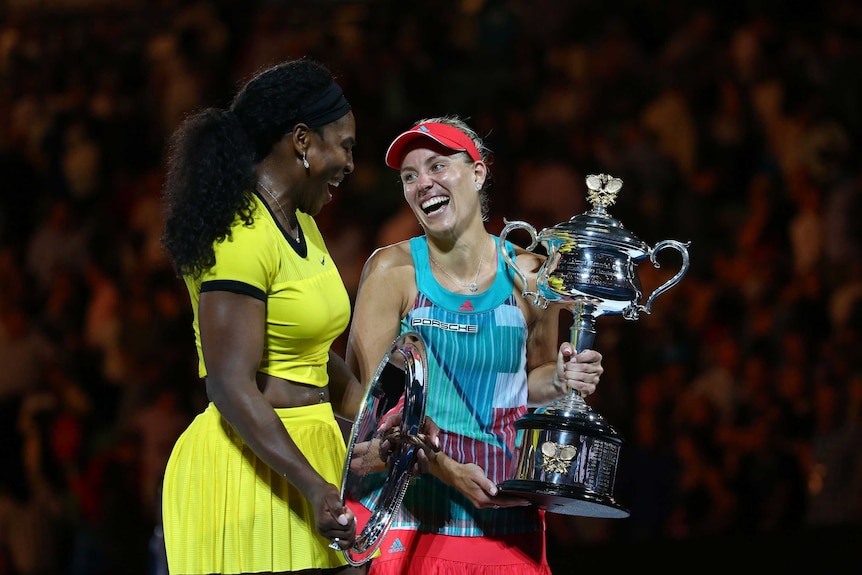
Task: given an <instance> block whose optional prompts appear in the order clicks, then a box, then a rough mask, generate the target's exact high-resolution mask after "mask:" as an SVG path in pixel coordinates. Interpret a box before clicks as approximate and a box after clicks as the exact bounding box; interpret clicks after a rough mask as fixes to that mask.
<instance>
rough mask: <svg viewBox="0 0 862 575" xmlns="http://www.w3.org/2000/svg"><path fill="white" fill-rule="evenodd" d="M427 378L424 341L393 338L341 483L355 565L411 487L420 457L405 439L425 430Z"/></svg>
mask: <svg viewBox="0 0 862 575" xmlns="http://www.w3.org/2000/svg"><path fill="white" fill-rule="evenodd" d="M427 380H428V365H427V362H426V353H425V342H424V341H423V340H422V338H421V336H420V335H419V334H418V333H416V332H413V331H410V332H406V333H404V334H402V335H400V336H398V337H397V338H396V339H395V341H394V342H393V343H392V345H391V346H390V348H389V351H388V352H387V353H386V354H385V355H384V356H383V359H381V361H380V364H379V365H378V367H377V371H376V372H375V374H374V377H373V378H372V380H371V383H370V384H369V385H368V388H367V389H366V391H365V396H364V398H363V400H362V404H361V405H360V407H359V413H358V415H357V416H356V421H355V422H354V423H353V427H352V430H351V433H350V441H349V443H348V445H347V458H346V460H345V462H344V476H343V478H342V483H341V499H342V501H343V502H344V504H345V505H346V506H347V507H349V508H350V509H351V510H352V511H353V513H354V515H355V516H356V533H357V536H356V542H355V543H354V544H353V546H351V547H350V548H348V549H344V550H342V553H343V554H344V557H345V559H347V561H348V563H350V564H351V565H353V566H359V565H363V564H364V563H366V562H367V561H368V560H370V559H371V558H372V556H373V555H374V553H375V552H376V551H377V549H378V547H379V546H380V544H381V543H382V542H383V539H384V537H385V536H386V533H387V532H388V531H389V527H390V525H391V524H392V520H393V519H394V517H395V515H396V513H397V512H398V509H399V508H400V506H401V500H402V499H403V498H404V493H405V492H406V491H407V486H408V484H409V482H410V476H411V474H412V471H413V467H414V465H415V463H416V457H415V447H414V446H413V445H412V444H411V443H410V442H408V441H404V440H402V438H407V437H410V436H415V435H416V434H418V433H419V432H420V431H421V429H422V426H423V424H424V422H425V403H426V400H427V397H428V388H427ZM393 414H398V415H400V421H399V422H398V425H396V426H394V427H393V428H392V429H390V430H389V431H386V432H384V433H381V432H380V431H379V430H378V428H379V427H380V424H381V422H382V421H383V419H384V418H385V417H387V416H390V415H393ZM395 421H398V420H397V419H396V420H395ZM381 445H383V447H382V448H381Z"/></svg>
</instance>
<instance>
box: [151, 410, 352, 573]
mask: <svg viewBox="0 0 862 575" xmlns="http://www.w3.org/2000/svg"><path fill="white" fill-rule="evenodd" d="M276 412H277V413H278V415H279V417H280V418H281V420H282V422H283V423H284V426H285V428H286V429H287V430H288V432H289V433H290V436H291V438H292V439H293V441H294V442H295V443H296V445H297V446H298V447H299V449H300V450H301V451H302V453H303V454H305V457H306V458H307V459H308V461H309V463H310V464H311V465H312V467H314V468H315V469H316V470H317V472H318V473H320V474H321V475H322V476H323V477H324V478H325V479H326V480H327V481H329V482H330V483H332V484H333V485H335V486H336V487H339V488H340V487H341V476H342V473H343V471H344V459H345V457H346V453H347V448H346V446H345V443H344V438H343V435H342V433H341V430H340V428H339V426H338V423H337V421H336V420H335V417H334V415H333V412H332V406H331V405H330V404H329V403H321V404H318V405H310V406H305V407H297V408H290V409H276ZM162 514H163V522H164V535H165V547H166V548H167V556H168V568H169V570H170V573H171V575H206V574H210V573H221V574H225V575H227V574H237V573H261V572H279V571H299V570H302V569H320V568H323V569H327V568H332V567H338V566H341V565H346V564H347V561H346V560H345V559H344V556H343V555H342V553H341V552H340V551H334V550H332V549H330V548H329V547H328V545H329V541H328V540H327V539H325V538H323V537H321V536H320V535H319V534H318V533H317V531H316V530H315V528H314V512H313V511H312V509H311V506H310V505H309V503H308V500H307V499H306V498H305V497H304V496H303V494H302V493H300V492H299V491H298V490H297V489H296V488H295V487H293V486H292V485H291V484H290V483H288V482H287V481H286V480H285V479H284V478H283V477H281V476H280V475H279V474H277V473H275V472H274V471H273V470H272V469H271V468H270V467H269V466H268V465H266V464H265V463H264V462H263V461H261V460H260V459H258V457H257V456H256V455H255V454H254V453H253V452H252V450H251V448H249V447H248V446H247V445H246V444H245V443H244V442H243V440H242V439H241V438H240V437H239V435H238V434H237V433H236V432H235V431H234V430H233V428H232V427H231V426H230V424H228V423H227V422H226V421H225V420H224V419H223V418H222V417H221V415H220V414H219V412H218V410H217V409H216V407H215V405H213V404H212V403H210V405H209V406H208V407H207V409H206V410H204V412H203V413H201V414H199V415H198V416H197V417H196V418H195V419H194V420H193V421H192V423H191V424H190V425H189V427H188V428H187V429H186V430H185V431H184V432H183V433H182V435H181V436H180V437H179V439H178V440H177V442H176V444H175V445H174V448H173V451H172V452H171V456H170V459H169V460H168V464H167V468H166V470H165V479H164V486H163V494H162Z"/></svg>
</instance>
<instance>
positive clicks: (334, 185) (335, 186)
mask: <svg viewBox="0 0 862 575" xmlns="http://www.w3.org/2000/svg"><path fill="white" fill-rule="evenodd" d="M340 183H341V182H329V185H330V186H332V187H333V188H337V187H338V184H340Z"/></svg>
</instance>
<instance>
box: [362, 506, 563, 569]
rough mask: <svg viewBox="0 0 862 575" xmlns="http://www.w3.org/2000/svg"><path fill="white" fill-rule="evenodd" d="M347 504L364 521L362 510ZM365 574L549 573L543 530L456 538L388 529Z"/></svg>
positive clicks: (363, 522)
mask: <svg viewBox="0 0 862 575" xmlns="http://www.w3.org/2000/svg"><path fill="white" fill-rule="evenodd" d="M356 507H359V508H360V509H356ZM353 509H354V512H355V513H356V514H357V520H358V524H359V525H364V524H365V522H366V521H367V520H368V517H361V516H360V514H361V513H362V512H363V511H365V510H364V509H361V506H355V507H353ZM366 512H367V511H366ZM368 575H551V568H550V567H549V566H548V560H547V555H546V547H545V532H544V531H534V532H531V533H515V534H511V535H501V536H494V537H459V536H454V535H437V534H434V533H424V532H421V531H415V530H409V529H390V530H389V531H388V532H387V534H386V536H385V537H384V539H383V542H382V543H381V544H380V548H379V555H378V556H375V558H374V559H372V560H371V569H370V570H369V571H368Z"/></svg>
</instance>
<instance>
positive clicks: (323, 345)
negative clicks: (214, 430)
mask: <svg viewBox="0 0 862 575" xmlns="http://www.w3.org/2000/svg"><path fill="white" fill-rule="evenodd" d="M296 216H297V219H298V221H299V225H300V228H301V233H302V234H303V235H304V236H305V245H306V248H307V249H306V251H307V253H306V254H305V256H304V257H302V256H300V253H299V252H301V251H302V250H298V249H296V248H294V245H292V244H294V242H293V240H292V239H290V238H289V236H288V235H287V234H286V233H285V232H284V230H283V229H282V227H281V225H280V224H279V223H278V222H277V221H276V220H275V218H274V217H273V214H272V212H271V211H270V209H269V206H268V205H267V204H266V202H264V201H263V200H262V199H261V198H260V197H259V196H257V194H255V195H254V212H253V217H254V223H252V225H250V226H246V225H244V224H243V223H242V222H241V221H240V220H239V219H237V220H236V221H234V223H233V224H232V227H231V233H232V235H231V237H230V238H228V239H226V240H225V241H223V242H221V243H216V244H215V259H216V263H215V265H214V266H213V267H212V268H210V269H209V270H206V271H205V272H204V273H203V274H202V276H201V277H200V278H197V279H195V278H192V277H190V276H186V277H185V278H184V280H185V282H186V287H187V288H188V290H189V295H190V297H191V301H192V309H193V310H194V332H195V342H196V344H197V351H198V373H199V374H200V376H201V377H205V376H206V374H207V369H206V365H205V364H204V358H203V352H202V350H201V337H200V324H199V322H198V303H199V301H200V294H201V291H202V290H203V291H216V290H227V291H232V292H237V293H243V294H246V295H249V296H251V297H256V298H258V299H260V300H263V301H265V302H266V336H265V338H264V348H263V357H262V358H261V360H260V367H259V368H258V371H260V372H263V373H266V374H270V375H274V376H276V377H281V378H284V379H289V380H291V381H297V382H300V383H306V384H309V385H314V386H318V387H323V386H324V385H326V384H327V383H328V381H329V379H328V376H327V371H326V364H327V361H328V360H329V348H330V346H331V345H332V342H333V341H334V340H335V338H337V337H338V336H339V335H341V333H342V332H343V331H344V330H345V329H346V328H347V324H348V322H349V320H350V298H349V296H348V295H347V290H346V289H345V287H344V282H343V280H342V279H341V275H340V274H339V273H338V268H336V266H335V263H334V262H333V261H332V258H331V257H330V255H329V251H328V250H327V249H326V245H325V244H324V242H323V237H322V235H321V234H320V230H319V229H318V228H317V224H316V222H315V221H314V218H312V217H311V216H309V215H308V214H305V213H302V212H300V211H297V212H296Z"/></svg>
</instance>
